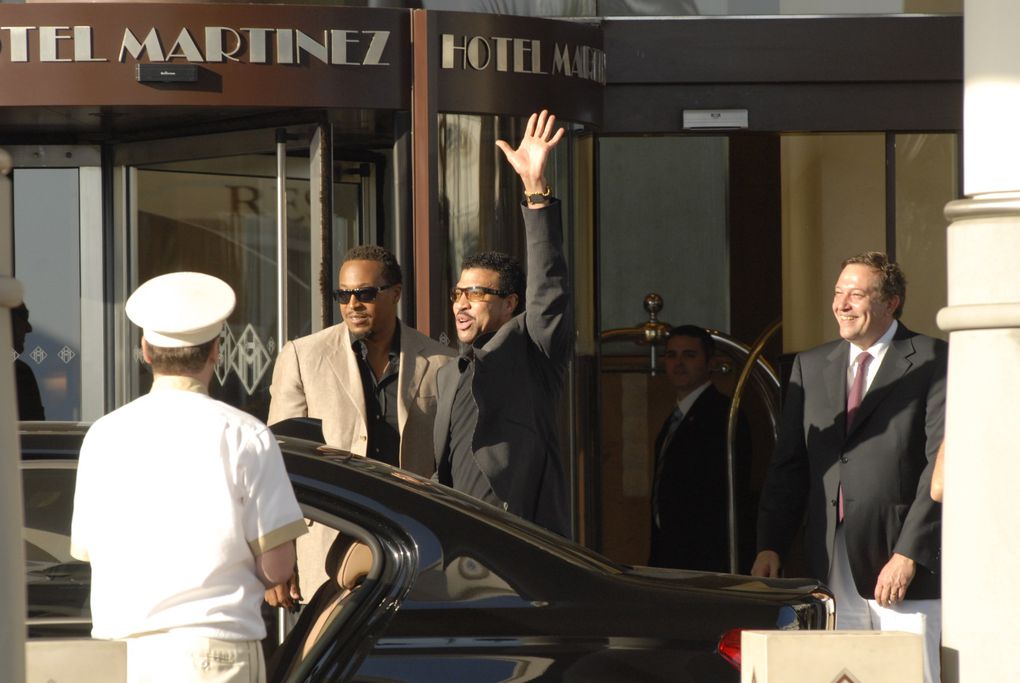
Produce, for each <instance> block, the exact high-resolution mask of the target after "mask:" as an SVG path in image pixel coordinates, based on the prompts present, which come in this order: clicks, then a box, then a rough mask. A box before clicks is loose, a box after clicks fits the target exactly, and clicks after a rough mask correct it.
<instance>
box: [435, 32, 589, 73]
mask: <svg viewBox="0 0 1020 683" xmlns="http://www.w3.org/2000/svg"><path fill="white" fill-rule="evenodd" d="M511 48H512V49H511ZM542 48H543V45H542V41H541V40H532V39H529V38H507V37H503V36H493V37H485V36H456V35H453V34H452V33H444V34H443V35H442V37H441V40H440V50H441V52H440V67H441V68H443V69H457V70H462V71H463V70H467V69H471V70H474V71H485V70H486V69H489V68H492V69H494V70H495V71H498V72H510V71H512V72H513V73H518V74H534V75H546V74H550V75H554V76H566V77H569V78H580V79H583V80H588V81H594V82H595V83H600V84H602V85H605V83H606V53H605V52H604V51H602V50H600V49H598V48H594V47H590V46H588V45H569V44H559V43H553V46H552V50H551V51H550V52H551V55H552V56H551V58H548V59H547V60H546V59H543V50H542Z"/></svg>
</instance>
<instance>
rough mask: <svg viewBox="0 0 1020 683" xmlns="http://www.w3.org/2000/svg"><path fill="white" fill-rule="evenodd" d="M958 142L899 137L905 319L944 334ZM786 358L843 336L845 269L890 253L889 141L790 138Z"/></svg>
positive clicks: (785, 142) (785, 187)
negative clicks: (836, 318)
mask: <svg viewBox="0 0 1020 683" xmlns="http://www.w3.org/2000/svg"><path fill="white" fill-rule="evenodd" d="M956 144H957V142H956V136H955V135H950V134H942V135H933V134H904V135H897V136H896V152H895V155H896V157H895V167H896V201H895V204H896V260H897V261H898V262H899V263H900V265H901V266H902V267H903V271H904V273H905V274H906V277H907V283H908V285H907V305H906V307H905V308H904V313H903V322H904V324H906V325H907V326H908V327H910V328H911V329H913V330H915V331H917V332H922V333H924V334H929V335H932V336H936V337H941V338H943V339H944V338H945V337H946V335H945V334H944V333H943V332H941V331H940V330H939V329H938V327H937V326H936V325H935V314H936V313H937V312H938V310H939V309H940V308H942V307H943V306H945V305H946V226H947V225H948V222H947V221H946V219H945V217H944V216H943V215H942V210H943V207H945V205H946V202H949V201H951V200H953V199H955V198H956V196H957V195H956V188H957V174H956V168H957V152H956ZM781 150H782V192H783V351H784V352H796V351H803V350H804V349H808V348H811V347H812V346H816V345H818V344H821V343H823V342H825V341H827V340H830V339H833V338H834V337H835V335H836V327H835V324H834V322H833V320H832V313H831V312H830V303H831V300H832V286H833V283H834V282H835V280H836V276H837V275H838V274H839V264H840V263H841V262H842V261H843V259H845V258H846V257H848V256H851V255H853V254H857V253H859V252H862V251H867V250H877V251H885V250H886V230H885V225H886V218H885V204H886V193H885V176H886V169H885V136H884V134H881V133H863V134H853V135H787V136H784V137H783V138H782V147H781Z"/></svg>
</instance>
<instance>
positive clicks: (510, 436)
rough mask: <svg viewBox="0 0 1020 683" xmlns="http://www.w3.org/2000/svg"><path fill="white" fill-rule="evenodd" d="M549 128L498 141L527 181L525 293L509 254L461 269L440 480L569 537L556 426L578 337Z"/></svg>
mask: <svg viewBox="0 0 1020 683" xmlns="http://www.w3.org/2000/svg"><path fill="white" fill-rule="evenodd" d="M554 124H555V117H553V116H550V115H549V114H548V112H545V111H543V112H542V113H541V114H532V116H531V118H530V119H529V120H528V126H527V129H526V132H525V135H524V138H523V140H522V141H521V144H520V146H519V147H518V148H517V149H516V150H514V149H513V148H512V147H510V145H508V144H507V143H506V142H503V141H502V140H500V141H499V142H498V143H497V144H498V145H499V148H500V149H501V150H502V151H503V153H504V154H505V155H506V158H507V160H508V161H509V162H510V164H511V165H512V166H513V168H514V170H515V171H517V174H518V175H519V176H520V178H521V181H522V182H523V184H524V194H525V205H524V207H523V208H522V212H523V214H524V226H525V231H526V233H527V254H528V278H527V288H526V289H524V287H523V285H524V275H523V272H522V271H521V268H520V264H518V263H517V262H516V261H515V260H513V259H512V258H510V257H509V256H507V255H506V254H501V253H498V252H485V253H482V254H477V255H475V256H473V257H469V258H468V259H466V260H465V261H464V263H463V269H462V271H461V274H460V279H459V281H458V282H457V285H456V287H454V288H453V291H452V292H451V297H450V298H451V300H452V302H453V313H454V316H455V318H456V327H457V337H458V338H459V339H460V342H461V347H462V353H461V357H460V358H459V359H458V362H456V363H447V364H446V365H445V366H444V367H443V368H441V369H440V371H439V375H438V378H437V384H438V387H437V394H438V405H437V409H436V423H435V449H436V474H435V477H434V478H435V479H436V480H437V481H439V482H440V483H442V484H446V485H448V486H452V487H453V488H455V489H457V490H459V491H463V492H465V493H468V494H470V495H473V496H475V497H476V498H480V499H481V500H484V501H486V502H488V503H491V504H493V505H495V506H497V507H500V508H502V509H504V510H508V511H510V512H512V513H514V514H516V515H520V516H521V517H523V518H525V519H528V520H531V521H533V522H535V523H536V524H539V525H541V526H544V527H546V528H547V529H551V530H553V531H556V532H558V533H560V534H563V535H564V536H569V535H570V526H569V517H568V514H567V506H566V503H567V488H566V478H565V476H564V473H563V464H562V462H561V461H560V453H559V445H558V443H557V441H558V439H557V434H556V425H555V422H556V412H557V403H558V400H559V397H560V393H561V390H562V387H563V378H564V373H565V370H566V367H567V364H568V362H569V360H570V355H571V350H572V331H573V330H572V327H571V324H570V321H569V314H568V294H567V288H566V286H567V266H566V261H565V259H564V257H563V235H562V229H561V227H560V203H559V201H558V200H556V199H554V198H552V196H551V190H550V188H549V186H548V184H546V180H545V164H546V158H547V156H548V154H549V151H550V150H551V149H552V148H553V147H554V146H555V145H556V143H558V142H559V140H560V138H561V137H563V129H562V128H560V129H559V130H557V129H556V128H555V126H554ZM522 290H523V291H522ZM522 295H523V300H522ZM525 304H526V306H525Z"/></svg>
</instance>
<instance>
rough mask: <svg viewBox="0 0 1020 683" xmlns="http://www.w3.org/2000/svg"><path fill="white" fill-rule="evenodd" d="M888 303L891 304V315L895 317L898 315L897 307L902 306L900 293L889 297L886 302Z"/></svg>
mask: <svg viewBox="0 0 1020 683" xmlns="http://www.w3.org/2000/svg"><path fill="white" fill-rule="evenodd" d="M886 303H888V304H889V315H891V316H893V317H895V316H896V309H897V308H899V307H900V297H899V295H898V294H893V295H892V296H891V297H889V301H888V302H886Z"/></svg>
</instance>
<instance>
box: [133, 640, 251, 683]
mask: <svg viewBox="0 0 1020 683" xmlns="http://www.w3.org/2000/svg"><path fill="white" fill-rule="evenodd" d="M125 642H126V643H127V673H128V675H127V680H128V683H192V682H194V683H265V681H266V669H265V660H264V659H263V657H262V643H260V642H258V641H252V640H218V639H215V638H201V637H196V636H192V635H186V634H180V633H154V634H149V635H145V636H138V637H135V638H127V639H125Z"/></svg>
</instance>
